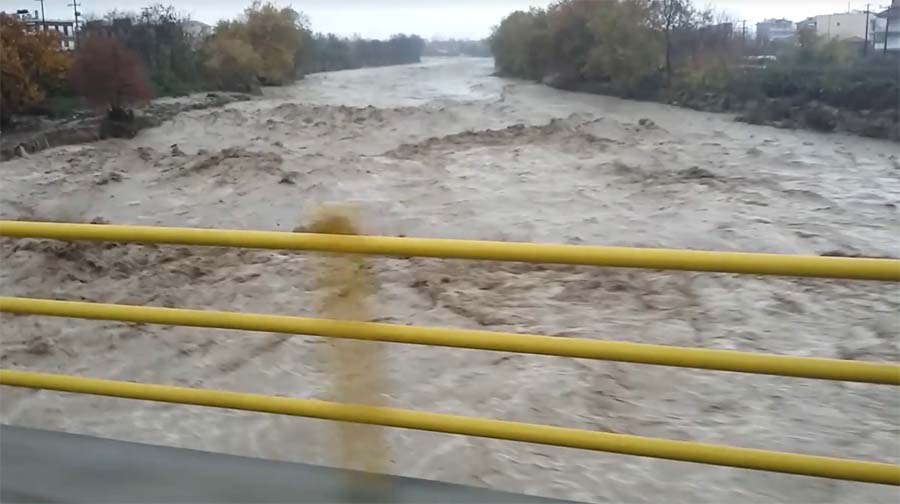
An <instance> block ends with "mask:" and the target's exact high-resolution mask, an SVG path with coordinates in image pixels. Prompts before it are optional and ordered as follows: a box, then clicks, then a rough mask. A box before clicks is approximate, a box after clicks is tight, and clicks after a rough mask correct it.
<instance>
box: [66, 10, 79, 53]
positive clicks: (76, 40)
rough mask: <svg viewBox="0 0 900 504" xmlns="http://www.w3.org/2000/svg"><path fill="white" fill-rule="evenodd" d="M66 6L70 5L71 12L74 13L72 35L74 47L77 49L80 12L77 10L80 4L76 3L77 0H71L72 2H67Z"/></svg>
mask: <svg viewBox="0 0 900 504" xmlns="http://www.w3.org/2000/svg"><path fill="white" fill-rule="evenodd" d="M68 6H69V7H71V8H72V12H74V13H75V31H74V33H73V35H75V48H76V49H78V16H80V15H81V13H80V12H78V7H79V6H81V4H80V3H78V0H72V3H70V4H68Z"/></svg>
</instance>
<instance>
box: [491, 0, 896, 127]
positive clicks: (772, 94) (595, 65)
mask: <svg viewBox="0 0 900 504" xmlns="http://www.w3.org/2000/svg"><path fill="white" fill-rule="evenodd" d="M489 44H490V48H491V52H492V53H493V55H494V59H495V62H496V67H497V70H498V72H499V73H500V74H502V75H508V76H514V77H521V78H527V79H535V80H543V81H544V82H545V83H547V84H550V85H554V86H557V87H562V88H567V89H577V90H585V91H595V92H601V93H609V94H617V95H621V96H625V97H631V98H642V99H662V100H669V101H678V102H680V103H684V102H692V101H693V102H695V103H696V102H697V101H698V100H699V99H700V98H701V97H708V96H711V95H712V96H714V99H715V101H716V104H715V106H713V107H707V106H706V104H700V105H699V108H712V109H722V110H729V109H740V108H741V107H742V106H743V104H745V103H750V102H753V101H758V100H766V99H784V100H787V101H788V102H789V103H788V106H796V105H797V104H800V103H803V102H811V101H817V102H821V103H824V104H827V105H829V106H834V107H842V108H848V109H853V110H881V109H887V110H893V111H895V113H894V115H895V116H896V110H897V107H898V106H900V103H898V101H900V74H898V72H897V63H896V59H895V60H894V61H885V60H884V59H882V58H881V57H880V56H879V57H877V58H875V57H872V56H870V57H869V58H868V59H864V58H861V56H860V54H859V52H858V51H856V52H854V51H853V50H852V48H850V47H849V46H847V45H846V44H844V43H842V42H839V41H837V40H826V39H823V38H819V37H816V36H815V34H814V33H811V32H809V31H806V32H804V33H801V35H800V36H799V37H798V42H797V43H796V44H795V45H793V46H790V47H786V48H785V49H784V50H783V52H782V53H780V54H778V57H777V60H776V61H774V62H771V61H770V62H767V63H766V64H764V65H758V64H757V65H752V64H749V63H748V62H747V61H746V60H745V58H744V57H745V55H746V53H745V50H746V49H748V48H747V47H745V41H744V40H743V39H742V38H740V37H739V36H735V35H734V33H733V24H732V23H731V22H729V21H728V20H727V19H725V18H723V17H722V16H717V15H716V13H714V12H713V11H711V10H709V9H699V8H697V7H695V6H694V5H693V4H692V3H691V1H690V0H561V1H558V2H556V3H554V4H552V5H550V6H549V7H548V8H547V9H531V10H529V11H527V12H524V11H517V12H514V13H512V14H510V15H508V16H507V17H505V18H504V19H503V20H502V21H501V23H500V24H499V26H497V27H496V28H495V29H494V31H493V33H492V35H491V37H490V38H489Z"/></svg>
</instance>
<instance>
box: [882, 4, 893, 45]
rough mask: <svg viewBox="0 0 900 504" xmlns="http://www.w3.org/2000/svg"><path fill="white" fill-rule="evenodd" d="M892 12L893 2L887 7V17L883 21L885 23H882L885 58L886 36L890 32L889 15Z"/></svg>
mask: <svg viewBox="0 0 900 504" xmlns="http://www.w3.org/2000/svg"><path fill="white" fill-rule="evenodd" d="M893 10H894V2H891V6H890V7H888V11H887V12H888V13H887V17H886V18H885V20H884V21H885V22H884V55H885V56H887V43H888V35H889V32H890V31H891V14H893V12H891V11H893Z"/></svg>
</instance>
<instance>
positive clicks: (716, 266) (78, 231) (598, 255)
mask: <svg viewBox="0 0 900 504" xmlns="http://www.w3.org/2000/svg"><path fill="white" fill-rule="evenodd" d="M0 236H12V237H20V238H26V237H28V238H52V239H57V240H101V241H116V242H139V243H167V244H179V245H205V246H220V247H245V248H261V249H280V250H314V251H328V252H346V253H357V254H376V255H385V256H417V257H443V258H455V259H482V260H492V261H522V262H535V263H550V264H582V265H589V266H614V267H624V268H651V269H672V270H690V271H716V272H723V273H749V274H755V275H786V276H803V277H823V278H850V279H859V280H887V281H892V282H897V281H900V260H896V259H867V258H850V257H818V256H798V255H781V254H758V253H743V252H714V251H703V250H676V249H652V248H629V247H597V246H582V245H554V244H539V243H516V242H497V241H475V240H447V239H435V238H395V237H389V236H349V235H330V234H318V233H286V232H275V231H241V230H232V229H196V228H174V227H149V226H115V225H100V224H66V223H54V222H25V221H0Z"/></svg>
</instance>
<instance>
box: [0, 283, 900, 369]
mask: <svg viewBox="0 0 900 504" xmlns="http://www.w3.org/2000/svg"><path fill="white" fill-rule="evenodd" d="M0 312H8V313H19V314H30V315H49V316H54V317H76V318H84V319H97V320H119V321H123V322H141V323H146V324H163V325H179V326H190V327H210V328H216V329H240V330H244V331H264V332H277V333H285V334H305V335H310V336H327V337H332V338H348V339H360V340H370V341H386V342H391V343H411V344H415V345H432V346H445V347H457V348H471V349H476V350H495V351H498V352H517V353H529V354H540V355H554V356H558V357H577V358H582V359H597V360H612V361H621V362H633V363H637V364H656V365H660V366H675V367H687V368H697V369H711V370H718V371H737V372H742V373H756V374H769V375H778V376H794V377H800V378H818V379H822V380H841V381H854V382H864V383H880V384H886V385H900V365H897V364H890V363H882V362H866V361H850V360H839V359H822V358H814V357H791V356H785V355H771V354H760V353H751V352H737V351H733V350H711V349H706V348H684V347H675V346H664V345H650V344H646V343H626V342H620V341H603V340H593V339H585V338H560V337H552V336H536V335H528V334H516V333H501V332H492V331H476V330H471V329H450V328H441V327H417V326H403V325H396V324H382V323H376V322H354V321H349V320H331V319H317V318H308V317H294V316H284V315H264V314H256V313H234V312H223V311H207V310H185V309H180V308H157V307H151V306H127V305H115V304H103V303H84V302H79V301H55V300H50V299H29V298H14V297H0Z"/></svg>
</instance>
